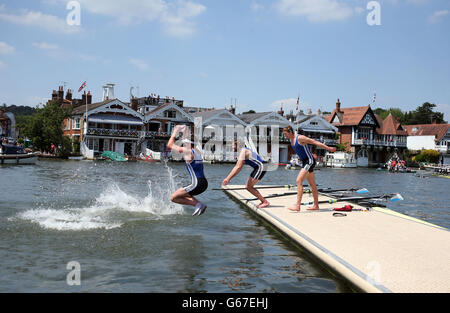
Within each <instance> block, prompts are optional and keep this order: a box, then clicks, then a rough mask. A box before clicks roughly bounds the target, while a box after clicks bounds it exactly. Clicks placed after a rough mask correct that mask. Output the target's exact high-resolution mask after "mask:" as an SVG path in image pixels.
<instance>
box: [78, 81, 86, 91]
mask: <svg viewBox="0 0 450 313" xmlns="http://www.w3.org/2000/svg"><path fill="white" fill-rule="evenodd" d="M84 87H86V82H84V83H83V84H82V85H81V87H80V88H79V89H78V92H80V91H81V90H83V88H84Z"/></svg>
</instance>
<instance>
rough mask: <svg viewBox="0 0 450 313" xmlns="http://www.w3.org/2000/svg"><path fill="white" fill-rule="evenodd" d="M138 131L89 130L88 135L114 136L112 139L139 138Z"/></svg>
mask: <svg viewBox="0 0 450 313" xmlns="http://www.w3.org/2000/svg"><path fill="white" fill-rule="evenodd" d="M139 133H140V132H139V131H137V130H129V129H121V130H119V129H107V128H89V129H88V131H87V134H88V135H94V136H114V137H134V138H137V137H139Z"/></svg>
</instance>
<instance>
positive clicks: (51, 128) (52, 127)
mask: <svg viewBox="0 0 450 313" xmlns="http://www.w3.org/2000/svg"><path fill="white" fill-rule="evenodd" d="M71 110H72V108H61V107H60V106H59V105H58V103H57V102H54V101H53V102H49V103H48V104H46V105H44V107H43V108H38V109H37V110H36V114H34V115H33V116H31V118H30V119H29V121H28V123H27V124H26V125H25V129H24V134H25V135H26V136H27V137H29V138H30V139H31V140H32V141H33V145H34V147H35V148H37V149H39V150H41V151H50V148H51V145H52V144H54V145H55V146H56V147H57V154H58V156H60V157H64V156H67V155H69V154H70V151H71V146H72V145H71V141H70V138H68V137H65V136H63V129H62V122H63V120H64V119H65V118H66V117H67V116H68V115H69V114H70V112H71ZM69 147H70V148H69Z"/></svg>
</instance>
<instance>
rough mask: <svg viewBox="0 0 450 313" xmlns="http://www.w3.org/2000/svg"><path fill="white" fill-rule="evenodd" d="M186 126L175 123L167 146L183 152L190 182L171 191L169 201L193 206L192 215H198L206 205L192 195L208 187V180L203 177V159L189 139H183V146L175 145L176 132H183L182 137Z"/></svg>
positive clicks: (203, 211)
mask: <svg viewBox="0 0 450 313" xmlns="http://www.w3.org/2000/svg"><path fill="white" fill-rule="evenodd" d="M186 129H187V128H186V126H185V125H182V126H180V125H177V126H176V127H175V128H174V130H173V132H172V136H171V137H170V140H169V143H168V144H167V147H168V148H169V149H170V150H173V151H176V152H178V153H183V156H184V160H185V162H186V168H187V170H188V172H189V175H190V176H191V180H192V183H191V184H190V185H189V186H187V187H184V188H180V189H178V190H177V191H175V192H174V193H173V195H172V196H171V197H170V201H172V202H175V203H178V204H182V205H190V206H193V207H195V211H194V214H192V216H196V215H197V216H200V215H202V214H203V213H205V210H206V208H207V206H206V205H205V204H203V203H201V202H200V201H198V200H197V199H196V198H195V197H194V196H197V195H199V194H201V193H203V192H205V190H206V189H208V181H207V180H206V178H205V174H204V172H203V159H202V156H201V154H200V151H198V150H197V149H195V148H192V143H191V141H190V140H188V139H185V140H184V141H183V143H184V145H185V147H180V146H177V145H175V137H176V136H177V135H178V133H180V132H182V133H183V138H184V137H185V135H186Z"/></svg>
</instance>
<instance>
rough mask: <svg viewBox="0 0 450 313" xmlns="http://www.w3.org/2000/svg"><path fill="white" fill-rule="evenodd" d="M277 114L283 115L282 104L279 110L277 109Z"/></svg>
mask: <svg viewBox="0 0 450 313" xmlns="http://www.w3.org/2000/svg"><path fill="white" fill-rule="evenodd" d="M278 114H280V115H281V116H284V111H283V106H282V107H281V109H280V111H278Z"/></svg>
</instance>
